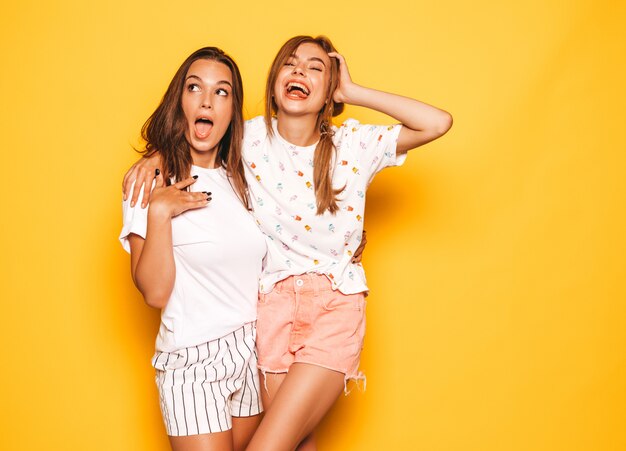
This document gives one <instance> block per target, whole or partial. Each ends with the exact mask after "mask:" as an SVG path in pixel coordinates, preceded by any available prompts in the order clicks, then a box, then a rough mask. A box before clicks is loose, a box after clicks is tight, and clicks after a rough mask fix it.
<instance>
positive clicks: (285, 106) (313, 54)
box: [273, 42, 331, 115]
mask: <svg viewBox="0 0 626 451" xmlns="http://www.w3.org/2000/svg"><path fill="white" fill-rule="evenodd" d="M330 65H331V61H330V57H329V56H328V54H327V53H326V52H325V51H324V49H322V48H321V47H320V46H319V45H317V44H315V43H312V42H304V43H302V44H300V45H299V46H298V48H297V49H296V50H295V52H293V54H291V55H289V56H288V57H287V59H286V61H285V62H284V65H283V66H282V67H281V68H280V69H279V71H278V74H277V77H276V81H275V83H274V87H273V93H274V102H275V103H276V107H277V110H278V113H279V114H280V113H287V114H294V115H304V114H315V115H317V114H318V113H319V112H320V111H321V110H322V108H323V107H324V104H325V102H326V101H327V99H328V98H329V95H330V94H329V84H330V68H331V66H330Z"/></svg>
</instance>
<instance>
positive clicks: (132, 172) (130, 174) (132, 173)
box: [122, 165, 137, 205]
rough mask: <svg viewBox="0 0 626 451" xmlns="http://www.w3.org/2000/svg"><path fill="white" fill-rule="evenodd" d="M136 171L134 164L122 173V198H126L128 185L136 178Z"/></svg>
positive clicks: (128, 191) (128, 192) (128, 190)
mask: <svg viewBox="0 0 626 451" xmlns="http://www.w3.org/2000/svg"><path fill="white" fill-rule="evenodd" d="M136 172H137V168H136V167H135V165H133V166H131V167H130V169H129V170H128V171H127V172H126V174H124V180H123V181H122V192H123V194H124V200H126V199H128V195H129V194H130V187H131V185H132V184H133V182H134V181H135V178H136ZM133 205H134V204H133Z"/></svg>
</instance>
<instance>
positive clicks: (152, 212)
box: [148, 202, 172, 222]
mask: <svg viewBox="0 0 626 451" xmlns="http://www.w3.org/2000/svg"><path fill="white" fill-rule="evenodd" d="M170 219H172V212H171V211H170V209H169V208H168V207H167V206H166V205H165V204H162V203H160V202H150V204H149V205H148V221H153V222H154V221H156V222H167V221H169V220H170Z"/></svg>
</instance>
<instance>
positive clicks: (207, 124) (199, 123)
mask: <svg viewBox="0 0 626 451" xmlns="http://www.w3.org/2000/svg"><path fill="white" fill-rule="evenodd" d="M212 128H213V121H212V120H211V119H209V118H206V117H199V118H198V119H196V123H195V129H196V130H195V131H196V136H197V137H198V138H200V139H204V138H206V137H207V136H209V134H210V133H211V129H212Z"/></svg>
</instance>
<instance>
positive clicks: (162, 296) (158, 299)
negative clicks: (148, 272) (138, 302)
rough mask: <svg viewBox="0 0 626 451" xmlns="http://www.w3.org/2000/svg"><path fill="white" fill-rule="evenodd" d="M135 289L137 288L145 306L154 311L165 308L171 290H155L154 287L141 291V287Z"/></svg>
mask: <svg viewBox="0 0 626 451" xmlns="http://www.w3.org/2000/svg"><path fill="white" fill-rule="evenodd" d="M137 288H139V291H140V292H141V294H142V296H143V300H144V302H145V303H146V305H148V306H149V307H152V308H156V309H162V308H165V306H166V305H167V302H168V301H169V300H170V295H171V294H172V290H166V289H157V288H156V287H151V288H149V289H143V287H140V286H137Z"/></svg>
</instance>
